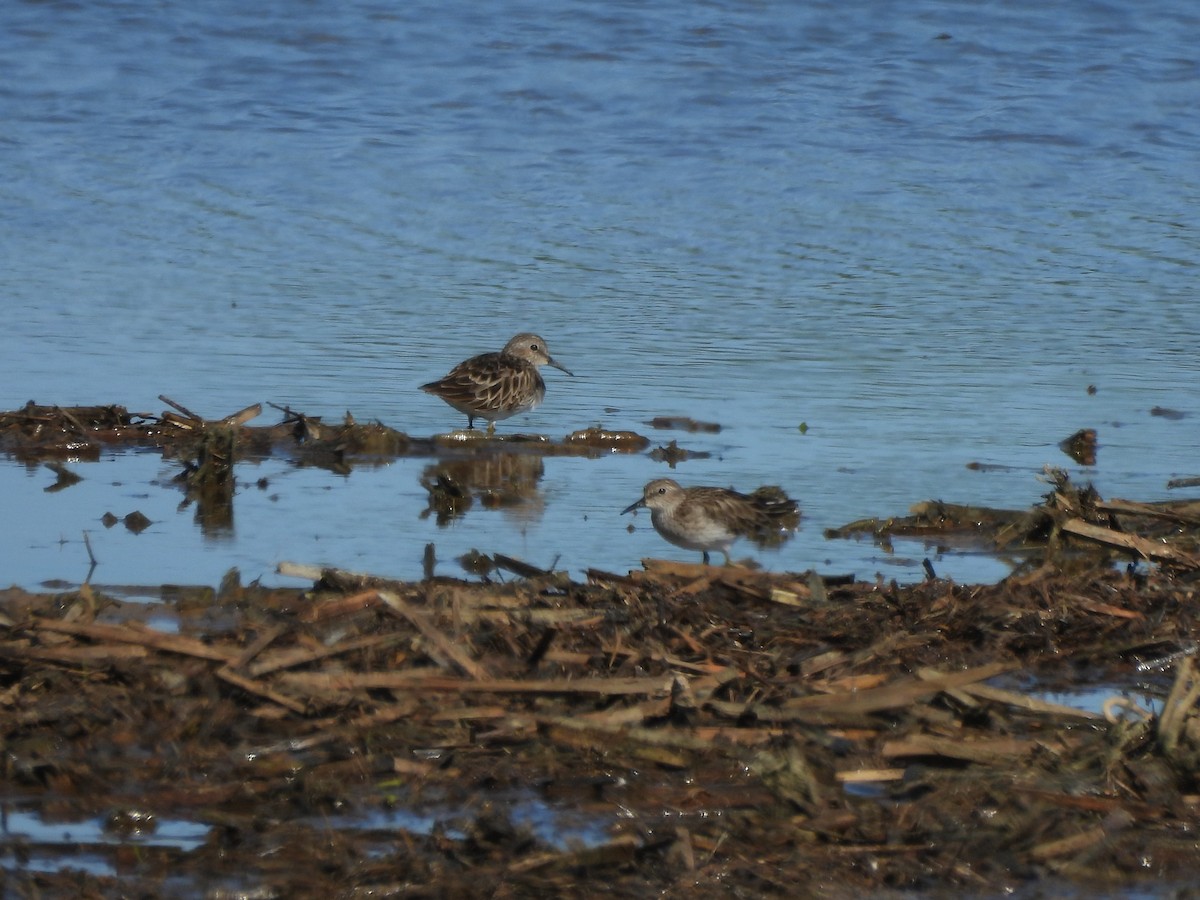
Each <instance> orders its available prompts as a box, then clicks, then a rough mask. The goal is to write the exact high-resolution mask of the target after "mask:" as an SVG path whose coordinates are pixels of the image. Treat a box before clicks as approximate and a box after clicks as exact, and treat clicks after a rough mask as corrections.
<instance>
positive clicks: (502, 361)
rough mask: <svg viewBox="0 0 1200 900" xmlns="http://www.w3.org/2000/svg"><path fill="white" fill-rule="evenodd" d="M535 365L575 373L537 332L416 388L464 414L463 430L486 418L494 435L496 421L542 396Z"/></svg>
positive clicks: (543, 390)
mask: <svg viewBox="0 0 1200 900" xmlns="http://www.w3.org/2000/svg"><path fill="white" fill-rule="evenodd" d="M539 366H554V368H556V369H561V370H562V371H564V372H566V373H567V374H568V375H574V373H573V372H571V371H570V370H569V369H568V368H567V367H566V366H563V365H560V364H559V363H557V362H555V361H554V359H553V358H552V357H551V356H550V353H549V351H548V350H547V349H546V342H545V341H543V340H542V339H541V338H540V337H538V336H537V335H536V334H528V333H524V334H518V335H517V336H516V337H514V338H513V339H512V340H511V341H509V342H508V343H507V344H505V345H504V349H503V350H501V351H500V352H499V353H481V354H480V355H479V356H472V357H471V358H470V359H468V360H465V361H463V362H460V363H459V364H458V365H457V366H455V367H454V368H453V369H451V370H450V372H449V373H448V374H447V375H446V377H445V378H440V379H438V380H437V381H431V382H429V384H423V385H421V390H423V391H428V392H429V393H431V394H433V395H435V396H437V397H441V398H442V399H443V400H445V401H446V402H447V403H449V404H450V405H451V406H453V407H454V408H455V409H457V410H458V411H459V412H460V413H465V414H466V416H467V428H468V429H473V428H474V427H475V419H476V418H480V419H487V423H488V427H487V433H488V434H493V433H495V431H496V422H498V421H499V420H500V419H507V418H508V417H509V416H515V415H516V414H517V413H522V412H528V411H529V410H531V409H533V408H534V407H535V406H537V405H538V404H539V403H541V402H542V399H543V398H544V397H545V396H546V382H544V381H542V376H541V374H540V373H539V372H538V367H539Z"/></svg>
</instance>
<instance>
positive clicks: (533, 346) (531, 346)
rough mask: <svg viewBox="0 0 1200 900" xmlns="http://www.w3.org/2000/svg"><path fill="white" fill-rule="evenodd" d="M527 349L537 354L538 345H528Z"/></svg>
mask: <svg viewBox="0 0 1200 900" xmlns="http://www.w3.org/2000/svg"><path fill="white" fill-rule="evenodd" d="M529 349H530V350H532V351H533V352H534V353H537V351H538V345H537V344H530V345H529Z"/></svg>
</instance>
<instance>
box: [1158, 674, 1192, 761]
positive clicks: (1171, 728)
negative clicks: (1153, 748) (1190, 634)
mask: <svg viewBox="0 0 1200 900" xmlns="http://www.w3.org/2000/svg"><path fill="white" fill-rule="evenodd" d="M1197 700H1200V679H1198V678H1197V673H1196V660H1195V658H1194V657H1191V656H1185V657H1184V658H1183V659H1181V660H1180V661H1179V662H1177V663H1176V665H1175V681H1174V682H1173V683H1172V684H1171V693H1170V694H1168V695H1167V702H1166V703H1164V704H1163V711H1162V715H1160V716H1159V717H1158V743H1159V746H1160V747H1162V751H1163V753H1165V754H1166V755H1167V756H1172V755H1174V753H1175V751H1176V750H1177V749H1178V747H1179V740H1180V737H1181V734H1182V731H1183V726H1184V722H1185V721H1186V720H1187V716H1188V713H1189V712H1190V711H1191V710H1192V708H1193V707H1194V706H1195V705H1196V701H1197Z"/></svg>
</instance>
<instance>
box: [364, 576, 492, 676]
mask: <svg viewBox="0 0 1200 900" xmlns="http://www.w3.org/2000/svg"><path fill="white" fill-rule="evenodd" d="M377 593H378V594H379V599H381V600H382V601H383V602H384V605H385V606H386V607H387V608H388V609H390V610H391V611H392V612H394V613H395V614H396V615H397V616H399V617H400V618H402V619H407V620H408V621H409V622H411V623H412V624H413V625H415V626H416V628H417V631H419V632H421V635H422V636H423V637H424V638H425V639H426V640H427V641H429V642H430V643H431V644H433V646H434V647H436V648H437V650H438V651H439V652H440V653H442V654H444V655H445V656H447V657H449V658H450V660H451V661H452V662H453V663H454V664H455V665H456V666H458V667H459V668H460V669H462V670H463V671H464V672H466V673H467V674H468V675H470V676H471V677H472V678H487V677H488V670H487V668H486V667H485V666H483V665H482V664H480V663H478V662H476V661H475V660H473V659H472V658H471V657H470V656H468V655H467V652H466V651H465V650H463V649H462V647H461V646H459V645H458V644H456V643H455V642H454V641H451V640H450V639H449V638H448V637H446V635H444V634H442V632H441V631H439V630H438V628H437V626H436V625H434V624H433V622H432V621H430V618H429V616H427V615H426V614H425V613H424V612H423V611H422V610H419V609H416V608H414V607H413V606H411V605H410V604H408V603H405V602H404V600H403V599H401V597H400V595H399V594H394V593H392V592H391V591H378V592H377Z"/></svg>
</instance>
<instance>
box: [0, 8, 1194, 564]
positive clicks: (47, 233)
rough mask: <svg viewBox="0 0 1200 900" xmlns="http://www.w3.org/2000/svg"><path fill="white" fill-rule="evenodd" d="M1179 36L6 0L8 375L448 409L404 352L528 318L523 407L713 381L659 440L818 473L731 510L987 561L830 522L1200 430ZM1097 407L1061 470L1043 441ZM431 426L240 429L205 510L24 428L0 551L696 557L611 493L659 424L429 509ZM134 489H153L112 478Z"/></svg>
mask: <svg viewBox="0 0 1200 900" xmlns="http://www.w3.org/2000/svg"><path fill="white" fill-rule="evenodd" d="M1197 47H1200V11H1198V10H1197V8H1196V7H1195V5H1194V4H1193V3H1191V2H1184V0H1174V2H1168V0H1151V2H1147V3H1141V4H1136V5H1134V4H1122V5H1116V4H1103V3H1079V2H1069V3H1063V4H1053V5H1049V6H1048V5H1046V4H1042V3H1028V2H1025V3H1022V2H1014V3H1005V4H988V5H983V4H977V3H965V2H942V0H917V2H914V3H908V4H903V5H897V4H893V3H882V2H850V3H845V2H839V3H806V4H783V3H672V2H663V3H657V4H639V3H616V2H610V3H605V4H597V3H581V2H575V3H573V2H565V0H548V2H538V3H519V2H497V3H492V4H486V5H481V4H476V3H456V2H451V3H436V4H435V3H420V2H418V3H409V4H388V3H365V2H343V3H339V4H324V3H295V2H287V3H283V2H275V3H271V2H263V3H256V4H244V3H233V2H228V0H226V2H220V0H214V2H210V3H203V4H185V3H181V2H172V0H164V2H159V3H156V4H153V5H149V4H141V3H126V2H111V0H110V2H105V0H97V2H92V3H86V4H79V3H75V2H11V3H5V4H2V5H0V121H2V122H3V123H4V128H3V129H2V130H0V173H2V174H0V296H3V297H4V299H5V301H6V302H5V304H4V307H3V308H4V312H3V318H4V327H3V328H2V329H0V360H2V362H0V374H2V377H0V409H13V408H16V407H18V406H20V405H22V404H23V403H25V402H26V401H28V400H30V399H34V400H37V401H38V402H42V403H59V404H77V403H78V404H90V403H118V404H123V405H125V406H127V407H128V408H130V409H131V410H144V411H149V412H161V411H162V410H163V409H165V408H166V407H165V405H164V404H163V403H162V402H161V401H159V400H158V396H159V395H160V394H165V395H167V396H169V397H171V398H173V399H175V400H177V401H178V402H180V403H183V404H185V405H187V406H188V407H190V408H192V409H194V410H196V411H197V412H199V413H202V414H204V415H207V416H212V417H219V416H223V415H226V414H228V413H231V412H233V411H235V410H238V409H240V408H242V407H244V406H247V405H249V404H251V403H254V402H265V401H274V402H277V403H286V404H290V405H291V406H293V407H294V408H297V409H300V410H303V411H304V412H306V413H308V414H310V415H321V416H325V417H326V418H329V419H337V418H340V417H341V416H342V415H343V414H344V413H345V412H346V411H347V410H350V411H351V412H353V413H354V415H355V416H356V417H357V418H358V419H359V420H363V421H369V420H372V419H378V420H380V421H382V422H384V423H386V424H388V425H391V426H393V427H396V428H399V429H401V430H404V431H407V432H410V433H413V434H418V435H426V434H430V433H433V432H436V431H446V430H449V429H451V428H454V427H459V426H460V425H461V424H463V423H462V419H461V417H460V416H458V415H457V414H456V413H454V412H453V411H452V410H450V409H449V408H448V407H446V406H444V405H443V404H441V403H440V402H439V401H437V400H436V399H435V398H432V397H430V396H428V395H426V394H423V393H421V392H420V391H418V390H416V386H417V385H419V384H421V383H423V382H425V381H428V380H431V379H432V378H435V377H437V376H440V375H441V374H443V373H444V372H445V371H446V370H447V369H448V368H449V367H450V366H451V365H452V364H453V363H454V362H456V361H458V360H459V359H462V358H463V357H465V356H467V355H470V354H473V353H477V352H482V351H485V350H492V349H497V348H499V346H501V345H502V344H503V343H504V341H505V340H507V338H508V337H509V336H511V335H512V334H513V333H515V332H517V331H520V330H525V329H534V330H537V331H539V332H540V333H542V334H543V335H544V336H545V337H546V339H547V341H548V343H549V345H550V348H551V350H552V351H553V353H554V354H555V356H556V357H557V358H558V359H560V360H561V361H562V362H563V363H564V364H565V365H567V366H568V367H569V368H571V369H572V370H573V371H574V372H575V373H576V375H577V377H575V378H568V377H566V376H565V375H563V374H562V373H559V372H556V371H553V370H550V371H548V372H547V382H548V384H549V391H548V395H547V400H546V403H545V405H544V406H542V407H541V408H540V409H538V410H536V411H535V412H533V413H531V414H529V415H527V416H524V417H521V418H520V419H513V420H509V421H508V422H505V423H501V425H500V429H501V431H502V432H503V431H515V430H528V431H539V432H543V433H547V434H551V435H554V436H561V435H563V434H565V433H567V432H570V431H572V430H574V429H576V428H579V427H584V426H587V425H590V424H595V423H603V424H604V425H606V426H607V427H613V428H633V429H637V430H641V431H643V432H645V431H647V430H648V429H647V427H646V426H645V424H644V423H645V422H646V421H647V420H648V419H650V418H651V417H652V416H654V415H659V414H672V415H688V416H693V417H695V418H698V419H704V420H708V421H714V422H719V423H721V424H722V425H723V426H724V430H723V431H722V432H721V433H720V434H717V435H696V436H693V435H687V434H668V433H654V434H653V437H654V438H655V439H656V441H657V442H659V443H665V442H666V441H667V440H669V439H670V438H672V437H675V438H677V439H679V441H680V443H681V444H682V445H683V446H686V447H690V448H692V449H697V450H707V451H709V452H711V453H712V454H713V455H712V456H711V457H710V458H708V459H704V460H696V461H691V462H687V463H684V464H682V465H681V466H680V467H679V468H678V469H677V470H676V471H675V472H674V473H673V474H674V476H675V477H677V478H678V479H679V480H680V481H681V482H683V483H685V484H699V483H704V484H722V485H734V486H736V487H740V488H744V489H749V488H752V487H754V486H756V485H758V484H761V483H764V482H770V483H779V484H782V485H783V486H784V487H785V488H787V489H788V490H789V491H790V492H791V493H793V494H794V495H796V496H798V497H799V498H800V500H801V502H802V504H803V506H804V510H805V515H806V519H805V524H804V530H803V531H802V532H801V533H800V535H799V536H798V537H797V538H796V539H795V540H794V541H792V542H791V543H790V544H788V545H787V546H786V547H785V548H784V549H783V550H781V551H779V552H775V553H758V552H757V551H753V548H746V547H738V548H736V549H735V556H738V555H745V554H747V553H751V552H753V554H754V555H755V556H757V557H758V558H759V559H760V560H761V561H762V562H763V564H764V565H766V566H768V567H770V568H774V569H795V570H800V571H803V570H805V569H808V568H810V567H812V568H817V569H820V570H822V571H835V572H854V573H855V574H857V575H858V576H860V577H871V576H873V575H874V574H875V573H876V572H880V573H883V574H884V575H885V576H887V577H897V578H900V579H901V580H915V579H918V578H920V577H922V575H923V572H922V570H921V568H920V565H919V563H920V559H921V557H922V556H926V555H929V556H932V557H933V558H934V560H935V565H936V566H937V569H938V571H939V574H947V575H952V576H954V577H957V578H960V579H972V580H988V579H992V578H996V577H999V576H1000V575H1002V574H1003V573H1004V571H1006V569H1005V567H1004V566H1003V565H1002V564H1000V563H997V562H994V561H991V560H988V559H985V558H981V557H978V556H972V555H955V554H951V555H948V556H947V555H939V554H937V552H936V548H935V549H930V548H925V547H922V546H920V545H915V546H908V545H904V544H897V548H896V555H895V556H890V555H889V554H887V553H886V552H884V551H883V550H881V549H879V548H876V547H874V546H872V545H871V544H870V543H859V542H829V541H826V540H824V538H823V537H822V531H823V530H824V529H825V528H827V527H831V526H836V525H840V524H843V523H845V522H847V521H850V520H852V519H856V518H859V517H863V516H868V515H884V516H886V515H892V514H898V513H903V512H904V511H905V510H906V509H907V507H908V506H909V504H911V503H913V502H915V501H919V500H923V499H927V498H930V497H938V498H941V499H945V500H949V501H959V502H970V503H982V504H996V505H1004V506H1025V505H1027V504H1029V503H1031V502H1034V501H1035V500H1036V499H1037V498H1038V497H1039V496H1040V494H1041V493H1042V492H1043V490H1044V486H1043V485H1042V484H1041V483H1039V482H1038V480H1037V474H1038V473H1039V472H1040V471H1041V469H1042V467H1043V466H1044V465H1046V464H1048V463H1049V464H1054V465H1060V466H1064V467H1066V468H1069V469H1071V470H1072V471H1073V472H1074V473H1075V474H1076V475H1077V477H1079V478H1081V479H1092V480H1094V481H1095V482H1096V485H1097V487H1098V488H1099V489H1100V491H1101V493H1102V494H1104V495H1105V496H1110V497H1111V496H1124V497H1129V498H1134V499H1139V500H1153V499H1160V498H1165V497H1169V496H1173V495H1175V494H1177V493H1179V492H1171V491H1168V490H1167V488H1166V482H1167V480H1168V479H1169V478H1171V477H1176V476H1186V475H1197V474H1200V460H1197V457H1196V453H1195V448H1196V447H1197V446H1198V445H1200V417H1198V415H1197V402H1196V400H1197V381H1198V376H1200V361H1198V357H1197V352H1196V347H1197V342H1198V340H1200V304H1197V303H1196V300H1195V293H1196V283H1197V261H1198V259H1200V253H1198V251H1200V233H1198V225H1200V150H1198V148H1200V118H1198V117H1197V116H1196V114H1195V111H1196V109H1197V108H1198V105H1200V53H1198V51H1197V49H1196V48H1197ZM1089 385H1094V386H1095V388H1096V392H1095V393H1094V394H1089V393H1088V391H1087V388H1088V386H1089ZM1156 406H1159V407H1168V408H1172V409H1176V410H1179V411H1181V412H1183V413H1185V416H1184V417H1183V418H1182V419H1169V418H1165V417H1161V416H1152V415H1151V414H1150V410H1151V409H1152V408H1153V407H1156ZM273 420H274V417H273V416H272V415H270V414H265V415H264V417H263V419H262V420H261V421H262V422H266V421H273ZM802 423H804V424H806V425H807V432H803V433H802V431H801V429H800V425H801V424H802ZM1083 427H1094V428H1097V429H1098V431H1099V435H1100V442H1101V447H1100V454H1099V462H1098V465H1097V466H1096V467H1095V468H1094V469H1088V470H1083V471H1080V470H1079V469H1078V468H1077V467H1075V466H1074V465H1073V464H1072V463H1071V462H1070V460H1068V459H1067V458H1066V457H1065V456H1063V455H1062V454H1061V453H1060V452H1059V451H1058V449H1057V443H1058V441H1059V440H1061V439H1062V438H1064V437H1066V436H1067V435H1069V434H1071V433H1072V432H1074V431H1075V430H1077V429H1079V428H1083ZM976 461H977V462H984V463H992V464H995V465H998V466H1003V467H1007V468H1001V469H995V470H992V469H989V470H985V471H975V470H969V469H967V468H966V464H967V463H969V462H976ZM427 463H428V460H403V461H400V462H397V463H395V464H394V465H388V466H382V467H376V466H371V467H359V468H356V469H355V470H354V471H353V472H352V473H351V474H350V475H349V476H338V475H334V474H331V473H328V472H322V471H320V470H311V469H305V470H300V469H296V468H294V467H291V466H288V465H286V464H284V463H281V462H270V463H262V464H247V465H246V466H245V467H243V468H244V471H242V472H240V473H239V475H240V477H241V478H242V479H243V480H244V481H245V483H246V484H247V487H246V488H245V489H243V490H241V491H240V492H239V496H238V498H237V501H236V515H235V524H234V527H233V528H232V529H231V530H228V531H226V532H224V533H222V534H217V535H214V534H206V533H204V532H203V531H202V530H201V529H200V528H199V527H198V526H197V525H196V523H195V521H194V515H193V513H194V511H193V510H191V509H186V508H185V509H179V508H178V503H179V501H180V499H181V496H180V495H179V494H178V492H176V491H175V490H174V489H173V488H171V487H170V486H169V478H170V476H171V474H173V471H174V470H173V469H172V467H171V466H170V465H169V464H167V463H164V462H163V461H161V460H158V459H156V458H155V457H153V456H146V455H144V454H133V455H120V456H116V457H109V458H106V459H104V460H103V461H101V462H100V463H96V464H79V465H77V466H76V468H77V469H78V470H79V472H80V474H83V475H84V476H85V481H84V482H82V483H81V484H80V485H77V486H76V487H74V488H70V489H68V490H66V491H62V492H60V493H57V494H46V493H45V492H44V491H43V488H44V487H46V486H48V485H49V484H51V483H52V482H53V476H52V475H50V474H49V473H48V472H45V471H44V470H33V471H28V470H26V469H24V468H23V467H20V466H18V465H17V464H16V463H14V462H12V461H11V460H4V459H0V496H3V497H4V498H5V499H6V507H7V509H8V510H10V511H11V510H13V509H19V510H20V511H21V512H20V516H19V517H14V516H12V515H11V513H10V514H8V515H3V516H0V582H4V583H10V582H16V583H21V584H36V583H37V582H39V581H40V580H44V579H47V578H56V577H57V578H66V579H80V578H82V577H83V576H84V574H85V573H86V570H87V554H86V551H85V548H84V547H83V544H82V533H83V531H85V530H87V531H89V533H90V536H91V540H92V542H93V546H94V549H95V551H96V555H97V557H98V559H99V560H100V563H101V566H100V568H99V569H98V570H97V572H96V574H95V576H94V577H95V580H97V581H108V582H110V583H118V582H119V583H155V582H158V581H196V582H201V583H215V582H216V581H217V580H218V579H219V578H220V577H221V575H222V574H223V572H224V571H225V570H226V569H228V568H230V567H231V566H235V565H236V566H238V567H239V568H240V569H241V570H242V571H243V574H244V577H246V578H251V577H264V578H266V579H267V580H272V578H273V577H274V576H273V571H274V566H275V565H276V564H277V563H278V562H279V561H280V560H283V559H296V560H298V561H301V562H324V563H329V564H334V565H342V566H346V567H349V568H357V569H365V570H368V571H373V572H380V573H384V574H394V575H402V576H411V575H416V574H418V573H419V571H420V568H419V563H420V558H421V549H422V547H423V546H424V544H425V543H426V542H429V541H433V542H435V543H436V544H437V546H438V555H439V557H440V558H441V559H443V560H447V561H449V560H452V559H453V557H454V556H455V555H457V554H459V553H462V552H464V551H465V550H467V549H469V548H472V547H477V548H479V549H481V550H484V551H487V552H491V551H502V552H506V553H511V554H514V555H518V556H524V557H526V558H529V559H530V560H531V561H533V562H536V563H539V564H542V565H548V564H550V563H551V562H553V561H554V560H555V559H557V560H558V563H559V565H560V567H564V568H568V569H570V570H572V571H573V572H575V573H578V572H580V571H581V570H583V569H585V568H587V567H589V566H596V567H600V568H609V569H614V570H617V571H623V570H626V569H628V568H632V567H636V566H637V565H638V564H639V560H640V559H641V558H642V557H644V556H651V555H661V556H667V557H672V558H681V559H693V558H695V556H694V554H689V553H686V552H685V551H681V550H678V549H677V548H674V547H671V546H670V545H667V544H666V543H665V542H663V541H662V540H661V539H659V538H658V537H657V536H656V535H655V534H654V533H653V532H652V531H651V530H650V528H649V524H648V521H647V518H646V517H645V516H641V517H639V518H638V519H637V520H635V526H636V527H635V530H634V531H633V532H632V533H630V532H629V531H627V530H626V527H625V526H626V525H628V524H629V521H630V517H625V518H624V519H622V518H620V517H619V516H617V513H618V511H619V510H620V509H622V508H623V507H625V506H626V505H627V504H629V503H630V502H632V501H633V500H634V499H636V498H637V496H638V495H639V492H640V488H641V485H642V484H643V483H644V482H645V481H647V480H649V479H650V478H652V477H656V476H659V475H662V474H665V473H666V469H665V466H664V465H663V464H661V463H656V462H653V461H652V460H650V459H649V458H648V457H646V456H636V457H620V458H612V459H605V460H600V461H595V460H556V459H555V460H548V461H547V462H546V464H545V469H544V474H543V476H542V478H541V480H540V482H539V484H538V487H539V494H538V496H537V497H536V498H534V500H533V502H531V503H530V504H528V505H527V506H526V507H524V508H522V509H520V510H517V511H507V512H496V511H490V510H488V511H484V510H480V509H479V508H478V507H477V508H476V509H475V510H472V511H471V512H470V513H468V515H467V516H466V517H464V518H463V519H461V520H459V521H458V522H456V523H455V524H453V525H452V526H449V527H446V528H440V527H438V526H437V525H436V524H435V522H434V521H433V519H432V517H429V518H421V517H420V513H421V511H422V510H423V509H424V491H423V489H422V488H421V487H420V485H419V483H418V479H419V477H420V475H421V471H422V469H423V467H424V466H425V465H426V464H427ZM264 475H266V476H269V478H270V481H271V488H270V489H268V490H259V489H257V488H254V487H253V486H252V485H253V482H254V481H256V480H257V479H259V478H260V477H263V476H264ZM133 509H141V510H142V511H143V512H145V513H146V514H147V515H148V516H150V517H151V518H152V519H153V520H154V523H155V524H154V525H153V526H152V527H151V528H150V529H148V530H147V531H145V532H143V533H142V534H140V535H132V534H130V533H128V532H126V531H125V530H124V529H123V528H121V527H120V526H118V527H116V528H112V529H105V528H103V526H100V525H99V524H98V521H99V518H100V516H102V515H103V513H104V512H106V511H111V512H114V513H115V514H117V515H124V514H126V513H127V512H130V511H132V510H133ZM453 570H454V569H453V565H452V563H443V564H442V567H441V568H440V569H439V571H443V572H452V571H453Z"/></svg>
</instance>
